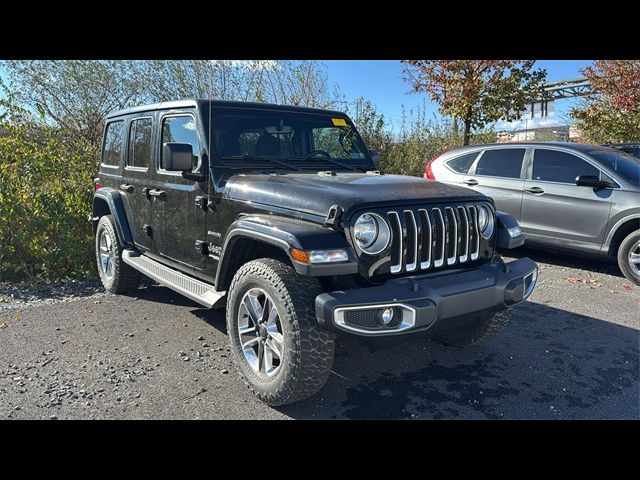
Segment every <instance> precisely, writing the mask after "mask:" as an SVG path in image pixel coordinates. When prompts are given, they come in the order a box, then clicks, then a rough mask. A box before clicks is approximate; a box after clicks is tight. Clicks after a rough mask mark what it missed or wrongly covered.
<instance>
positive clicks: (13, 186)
mask: <svg viewBox="0 0 640 480" xmlns="http://www.w3.org/2000/svg"><path fill="white" fill-rule="evenodd" d="M63 140H64V139H62V138H60V133H59V132H57V131H56V129H55V128H53V127H47V126H38V127H36V126H35V124H33V123H31V122H29V121H27V120H25V119H24V118H20V119H18V118H16V117H13V118H12V119H11V121H6V120H3V121H2V122H0V280H22V279H31V280H35V279H45V280H54V279H56V280H57V279H61V278H72V277H79V276H85V275H86V274H87V273H88V272H90V271H92V269H91V270H90V267H91V261H92V258H93V248H92V230H91V224H90V222H89V221H88V217H89V214H90V207H91V198H92V194H93V184H92V174H93V173H94V170H95V162H94V161H93V160H92V156H91V154H90V153H89V152H91V149H90V148H89V147H87V148H86V149H83V148H80V149H79V148H78V147H77V145H76V146H75V147H74V148H73V149H71V148H65V143H66V142H64V141H63Z"/></svg>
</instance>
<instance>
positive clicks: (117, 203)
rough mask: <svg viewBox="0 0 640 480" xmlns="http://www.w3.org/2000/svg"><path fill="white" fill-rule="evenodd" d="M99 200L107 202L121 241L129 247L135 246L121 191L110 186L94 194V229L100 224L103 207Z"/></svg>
mask: <svg viewBox="0 0 640 480" xmlns="http://www.w3.org/2000/svg"><path fill="white" fill-rule="evenodd" d="M99 202H104V203H106V204H107V207H108V208H109V212H110V213H111V216H112V217H113V222H114V223H115V226H116V233H117V235H118V239H119V240H120V243H121V244H122V245H125V246H127V247H129V246H133V236H132V235H131V229H130V228H129V222H128V221H127V215H126V213H125V209H124V203H123V202H122V196H121V194H120V192H119V191H117V190H115V189H113V188H110V187H102V188H100V189H99V190H97V191H96V192H95V193H94V194H93V205H92V209H91V220H92V221H93V224H94V231H95V229H96V227H97V225H98V220H100V215H99V214H100V212H101V209H100V208H99V207H98V204H99Z"/></svg>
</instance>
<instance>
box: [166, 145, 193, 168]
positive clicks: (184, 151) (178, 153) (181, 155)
mask: <svg viewBox="0 0 640 480" xmlns="http://www.w3.org/2000/svg"><path fill="white" fill-rule="evenodd" d="M162 168H164V169H165V170H169V171H170V172H184V171H185V170H191V169H192V168H193V148H192V147H191V145H190V144H188V143H165V144H164V145H163V146H162Z"/></svg>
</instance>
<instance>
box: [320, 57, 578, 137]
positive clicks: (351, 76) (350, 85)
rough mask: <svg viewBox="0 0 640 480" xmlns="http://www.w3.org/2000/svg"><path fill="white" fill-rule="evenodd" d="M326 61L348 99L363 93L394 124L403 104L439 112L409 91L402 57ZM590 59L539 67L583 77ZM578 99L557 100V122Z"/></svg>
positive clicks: (550, 75) (563, 76)
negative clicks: (582, 70)
mask: <svg viewBox="0 0 640 480" xmlns="http://www.w3.org/2000/svg"><path fill="white" fill-rule="evenodd" d="M323 63H324V64H326V66H327V70H328V74H329V85H333V84H337V85H338V86H339V87H340V90H341V91H342V93H343V94H344V95H345V96H346V97H347V99H350V100H353V99H355V98H357V97H360V96H362V97H365V98H367V99H369V100H371V101H372V102H373V103H375V105H376V107H377V109H378V111H379V112H380V113H382V114H384V116H385V118H387V119H389V120H391V122H392V124H395V125H393V126H394V127H397V124H398V123H399V121H400V117H401V113H402V106H403V105H404V107H405V109H406V110H411V109H414V110H415V109H416V108H417V107H418V106H420V107H421V106H422V105H423V104H424V105H425V106H426V110H427V113H428V114H429V115H431V114H432V113H437V110H438V107H437V105H435V104H433V103H432V102H430V101H429V99H428V98H427V96H426V95H425V94H414V93H409V84H408V83H407V82H405V81H404V80H402V68H403V64H401V63H400V61H399V60H326V61H323ZM590 63H591V60H539V61H537V62H536V67H538V68H544V69H546V70H547V81H550V82H553V81H557V80H568V79H572V78H578V77H580V72H579V71H580V69H582V68H584V67H585V66H587V65H589V64H590ZM578 101H579V100H578V99H566V100H560V101H557V102H556V105H555V112H554V114H555V115H554V117H555V119H556V120H557V121H558V123H562V122H563V120H564V117H565V116H566V114H567V113H568V111H569V110H570V109H571V107H572V106H573V105H575V104H576V103H577V102H578ZM423 102H426V103H423ZM551 119H552V118H550V120H551ZM394 130H395V128H394Z"/></svg>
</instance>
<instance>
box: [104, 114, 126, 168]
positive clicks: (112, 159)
mask: <svg viewBox="0 0 640 480" xmlns="http://www.w3.org/2000/svg"><path fill="white" fill-rule="evenodd" d="M123 129H124V121H122V120H118V121H116V122H110V123H107V126H106V131H105V134H104V149H103V151H102V164H103V165H108V166H110V167H117V166H118V165H120V156H121V154H122V133H123Z"/></svg>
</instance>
